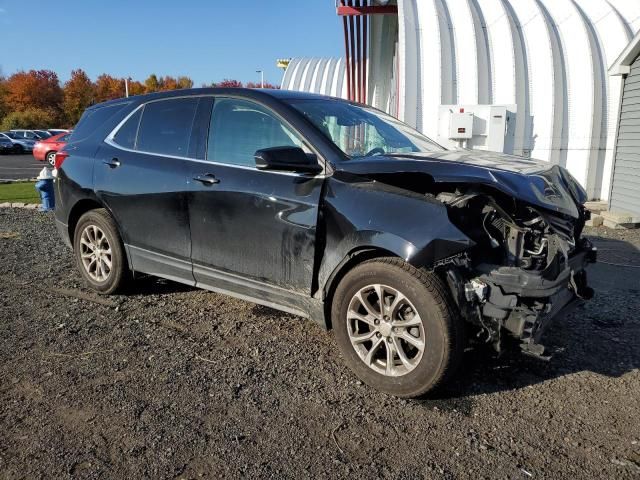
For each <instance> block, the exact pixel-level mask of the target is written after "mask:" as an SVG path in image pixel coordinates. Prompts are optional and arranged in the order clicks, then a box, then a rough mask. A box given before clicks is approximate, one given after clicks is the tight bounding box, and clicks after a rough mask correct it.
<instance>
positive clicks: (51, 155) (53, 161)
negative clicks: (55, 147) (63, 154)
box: [45, 152, 56, 167]
mask: <svg viewBox="0 0 640 480" xmlns="http://www.w3.org/2000/svg"><path fill="white" fill-rule="evenodd" d="M45 160H46V162H47V163H48V164H49V165H51V166H52V167H53V166H54V165H55V164H56V152H49V153H47V156H46V157H45Z"/></svg>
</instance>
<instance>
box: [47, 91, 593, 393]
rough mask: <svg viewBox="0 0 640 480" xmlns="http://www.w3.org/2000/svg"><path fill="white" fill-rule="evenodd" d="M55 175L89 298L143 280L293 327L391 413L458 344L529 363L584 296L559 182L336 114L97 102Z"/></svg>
mask: <svg viewBox="0 0 640 480" xmlns="http://www.w3.org/2000/svg"><path fill="white" fill-rule="evenodd" d="M56 166H57V168H58V180H57V182H56V189H57V191H56V193H57V209H56V219H57V225H58V228H59V230H60V233H61V235H62V237H63V238H64V239H65V240H66V242H67V243H68V244H69V245H71V246H73V250H74V254H75V258H76V260H77V264H78V268H79V270H80V272H81V273H82V275H83V277H84V278H85V280H86V282H87V283H88V284H89V285H90V286H91V287H92V288H94V289H95V290H97V291H98V292H101V293H105V294H108V293H112V292H115V291H116V290H117V289H119V288H120V287H121V286H122V285H123V284H124V282H125V280H126V279H128V278H130V277H131V276H133V274H135V273H139V272H143V273H147V274H152V275H157V276H159V277H164V278H168V279H171V280H175V281H177V282H182V283H186V284H189V285H193V286H196V287H201V288H205V289H208V290H212V291H215V292H221V293H225V294H229V295H233V296H236V297H239V298H241V299H246V300H249V301H252V302H256V303H259V304H263V305H268V306H270V307H273V308H277V309H280V310H283V311H286V312H291V313H294V314H296V315H300V316H303V317H308V318H310V319H312V320H313V321H315V322H317V323H319V324H320V325H322V326H323V327H325V328H333V329H334V331H335V335H336V340H337V343H338V345H339V346H340V349H341V350H342V353H343V356H344V359H345V361H346V362H347V364H348V365H349V366H350V367H351V368H352V369H353V370H354V372H355V373H356V374H357V375H358V376H359V377H360V378H361V379H362V380H363V381H364V382H366V383H368V384H369V385H372V386H374V387H375V388H378V389H380V390H383V391H385V392H389V393H391V394H394V395H398V396H402V397H415V396H419V395H422V394H424V393H425V392H427V391H429V390H431V389H432V388H434V387H435V386H437V385H439V384H441V383H442V382H443V381H444V380H445V379H446V378H448V377H449V376H450V374H451V373H452V372H454V371H455V367H456V365H457V364H458V363H459V361H460V359H461V356H462V352H463V349H464V348H465V345H466V340H465V339H466V338H469V339H473V340H474V341H478V340H479V341H482V342H486V343H489V344H492V345H493V346H494V347H495V348H496V349H497V350H500V349H501V348H503V347H504V346H506V345H509V344H514V345H515V346H516V347H518V348H519V349H521V350H523V351H524V352H526V353H530V354H534V355H539V356H542V355H545V352H544V347H542V346H541V345H540V343H539V339H540V335H541V334H542V331H543V330H544V328H545V326H546V325H547V324H548V322H549V320H550V319H552V318H553V317H557V316H558V315H560V314H561V313H564V312H566V311H567V309H569V308H570V307H572V306H574V305H576V304H577V303H579V302H580V301H581V300H582V299H586V298H589V297H590V296H591V293H592V291H591V289H590V288H589V287H588V286H587V282H586V274H585V270H584V267H585V265H586V264H587V263H588V262H591V261H595V249H593V248H592V247H591V245H590V244H589V242H588V241H587V240H586V239H584V238H582V237H581V231H582V228H583V226H584V222H585V219H586V218H587V217H588V213H587V212H586V211H585V209H584V208H583V206H582V204H583V202H584V201H585V199H586V196H585V192H584V191H583V189H582V188H581V187H580V186H579V185H578V183H577V182H576V181H575V180H574V179H573V178H572V177H571V175H569V173H568V172H567V171H566V170H565V169H563V168H561V167H559V166H555V165H551V164H548V163H542V162H535V161H529V160H524V159H521V158H517V157H508V156H504V155H498V154H492V153H485V152H478V151H473V152H471V151H450V150H446V149H444V148H442V147H440V146H439V145H437V144H436V143H434V142H433V141H431V140H429V139H428V138H426V137H425V136H424V135H422V134H420V133H419V132H417V131H415V130H413V129H412V128H410V127H408V126H407V125H405V124H403V123H401V122H399V121H398V120H396V119H395V118H392V117H390V116H388V115H386V114H384V113H382V112H380V111H378V110H375V109H372V108H369V107H366V106H363V105H358V104H355V103H351V102H347V101H343V100H339V99H335V98H329V97H322V96H317V95H311V94H302V93H295V92H288V91H268V90H244V89H194V90H182V91H177V92H166V93H158V94H152V95H146V96H139V97H133V98H128V99H121V100H115V101H111V102H107V103H103V104H100V105H96V106H93V107H91V108H89V109H88V110H87V111H86V112H85V113H84V115H83V117H82V119H81V121H80V123H79V124H78V126H77V128H76V130H75V131H74V132H73V135H72V137H71V139H70V143H69V144H68V145H67V147H66V148H65V150H64V151H62V152H59V153H58V154H57V157H56Z"/></svg>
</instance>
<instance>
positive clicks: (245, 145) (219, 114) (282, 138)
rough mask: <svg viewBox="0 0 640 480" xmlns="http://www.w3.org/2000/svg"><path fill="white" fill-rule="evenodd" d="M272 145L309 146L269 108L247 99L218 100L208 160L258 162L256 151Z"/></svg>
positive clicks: (243, 162) (245, 164) (209, 143)
mask: <svg viewBox="0 0 640 480" xmlns="http://www.w3.org/2000/svg"><path fill="white" fill-rule="evenodd" d="M270 147H301V148H305V147H304V144H303V142H302V141H301V140H300V138H299V137H298V136H297V135H296V134H295V133H293V132H292V131H291V130H290V129H289V128H288V127H287V126H286V125H284V124H283V123H282V121H280V120H279V119H278V118H276V117H275V116H274V115H273V114H272V113H271V112H269V111H268V110H267V109H266V108H264V107H262V106H260V105H258V104H256V103H253V102H249V101H246V100H238V99H231V98H220V99H216V100H215V103H214V106H213V113H212V114H211V126H210V128H209V142H208V149H207V160H210V161H213V162H218V163H228V164H232V165H243V166H255V159H254V155H255V153H256V151H258V150H261V149H263V148H270ZM307 151H308V150H307Z"/></svg>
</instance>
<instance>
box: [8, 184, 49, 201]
mask: <svg viewBox="0 0 640 480" xmlns="http://www.w3.org/2000/svg"><path fill="white" fill-rule="evenodd" d="M33 185H34V184H33V182H20V183H16V182H14V183H3V184H0V203H6V202H8V203H40V195H38V192H36V189H35V187H34V186H33Z"/></svg>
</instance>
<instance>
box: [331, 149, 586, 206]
mask: <svg viewBox="0 0 640 480" xmlns="http://www.w3.org/2000/svg"><path fill="white" fill-rule="evenodd" d="M335 170H336V172H345V173H351V174H355V175H359V176H364V177H366V176H367V175H368V174H370V175H375V174H390V173H423V174H428V175H429V176H430V177H431V178H433V181H434V182H437V183H466V184H479V185H487V186H490V187H493V188H495V189H497V190H500V191H501V192H503V193H505V194H507V195H510V196H512V197H515V198H517V199H519V200H521V201H524V202H527V203H530V204H531V205H534V206H538V207H542V208H545V209H547V210H551V211H554V212H558V213H562V214H565V215H569V216H571V217H573V218H579V216H580V213H579V210H578V205H581V204H582V203H584V202H585V201H586V200H587V194H586V192H585V191H584V189H583V188H582V187H581V186H580V184H579V183H578V182H577V181H576V180H575V179H574V178H573V177H572V176H571V174H570V173H569V172H568V171H567V170H566V169H565V168H563V167H560V166H558V165H552V164H549V163H547V162H542V161H537V160H528V159H525V158H522V157H516V156H512V155H504V154H499V153H493V152H481V151H468V150H461V151H458V150H456V151H451V150H448V151H438V152H420V153H403V154H393V155H380V156H371V157H362V158H353V159H351V160H347V161H344V162H340V163H339V164H337V165H336V166H335Z"/></svg>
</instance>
